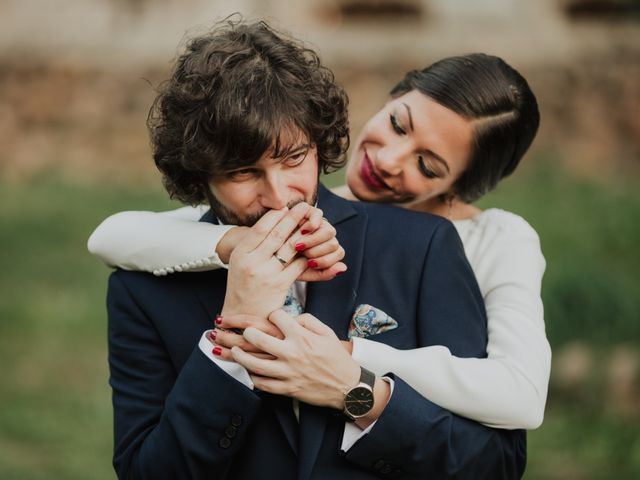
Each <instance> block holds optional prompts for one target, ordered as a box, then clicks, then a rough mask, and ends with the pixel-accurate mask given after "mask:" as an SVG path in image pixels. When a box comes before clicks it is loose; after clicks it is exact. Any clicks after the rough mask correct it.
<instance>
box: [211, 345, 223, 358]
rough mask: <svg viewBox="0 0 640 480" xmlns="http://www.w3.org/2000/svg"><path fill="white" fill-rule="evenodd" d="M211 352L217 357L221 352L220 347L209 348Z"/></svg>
mask: <svg viewBox="0 0 640 480" xmlns="http://www.w3.org/2000/svg"><path fill="white" fill-rule="evenodd" d="M211 353H213V354H214V355H216V356H217V357H219V356H220V355H221V354H222V348H220V347H213V350H211Z"/></svg>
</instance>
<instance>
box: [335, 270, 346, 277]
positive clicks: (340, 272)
mask: <svg viewBox="0 0 640 480" xmlns="http://www.w3.org/2000/svg"><path fill="white" fill-rule="evenodd" d="M344 272H345V270H340V271H339V272H336V277H337V276H338V275H342V274H343V273H344Z"/></svg>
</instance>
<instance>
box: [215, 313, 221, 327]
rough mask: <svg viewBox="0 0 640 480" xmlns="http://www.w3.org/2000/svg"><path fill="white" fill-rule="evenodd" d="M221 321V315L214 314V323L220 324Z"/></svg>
mask: <svg viewBox="0 0 640 480" xmlns="http://www.w3.org/2000/svg"><path fill="white" fill-rule="evenodd" d="M221 323H222V315H220V314H218V315H216V325H220V324H221Z"/></svg>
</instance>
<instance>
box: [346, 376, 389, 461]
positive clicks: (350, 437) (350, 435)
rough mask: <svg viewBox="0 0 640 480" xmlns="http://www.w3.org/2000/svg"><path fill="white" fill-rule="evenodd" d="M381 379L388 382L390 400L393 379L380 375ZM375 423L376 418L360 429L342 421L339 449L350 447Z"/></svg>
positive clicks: (351, 423) (353, 424)
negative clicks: (342, 432)
mask: <svg viewBox="0 0 640 480" xmlns="http://www.w3.org/2000/svg"><path fill="white" fill-rule="evenodd" d="M382 379H383V380H384V381H385V382H387V383H388V384H389V388H390V389H391V393H390V395H389V400H391V395H393V385H394V382H393V379H392V378H389V377H382ZM387 403H388V402H387ZM376 423H377V420H376V421H375V422H373V423H372V424H371V425H369V426H368V427H367V428H365V429H364V430H360V427H358V426H357V425H356V424H355V423H353V422H344V434H343V435H342V445H341V446H340V450H342V451H343V452H347V451H348V450H349V449H350V448H351V447H353V445H355V443H356V442H357V441H358V440H360V439H361V438H362V437H364V436H365V435H366V434H367V433H369V432H370V431H371V429H372V428H373V426H374V425H375V424H376Z"/></svg>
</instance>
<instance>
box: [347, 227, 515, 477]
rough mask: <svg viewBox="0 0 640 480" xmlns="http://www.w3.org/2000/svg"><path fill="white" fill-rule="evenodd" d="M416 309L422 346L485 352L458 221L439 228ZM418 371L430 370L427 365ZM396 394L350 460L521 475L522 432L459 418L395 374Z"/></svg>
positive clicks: (379, 467) (387, 469)
mask: <svg viewBox="0 0 640 480" xmlns="http://www.w3.org/2000/svg"><path fill="white" fill-rule="evenodd" d="M422 267H423V271H422V279H421V288H420V299H419V303H418V307H417V316H418V323H417V330H418V331H417V336H418V342H419V346H429V345H442V346H444V347H446V348H448V349H449V351H451V353H452V354H453V355H456V356H458V357H484V356H486V352H485V349H486V344H487V327H486V315H485V312H484V305H483V302H482V297H481V294H480V291H479V289H478V286H477V283H476V280H475V277H474V275H473V271H472V270H471V267H470V266H469V264H468V262H467V259H466V257H465V255H464V250H463V248H462V244H461V242H460V239H459V237H458V235H457V232H456V231H455V229H454V227H453V225H451V224H450V223H449V222H443V223H442V224H441V225H440V226H439V227H438V228H437V230H436V232H435V233H434V235H433V237H432V240H431V242H430V245H429V250H428V252H427V255H426V258H425V261H424V263H423V266H422ZM413 368H415V369H417V370H419V371H420V372H421V374H422V375H428V374H429V370H430V368H431V366H430V365H429V364H417V365H414V366H413ZM391 376H392V377H393V378H394V381H395V386H394V391H393V395H392V397H391V399H390V401H389V403H388V405H387V407H386V408H385V410H384V412H383V413H382V415H381V416H380V418H379V419H378V421H377V422H376V424H375V425H374V427H373V429H372V430H371V432H370V433H369V434H368V435H366V436H364V437H363V438H362V439H360V440H359V441H358V442H357V443H356V444H355V445H354V446H353V447H352V448H351V449H350V450H349V451H348V452H347V454H346V457H347V458H348V459H349V460H350V461H352V462H354V463H357V464H359V465H361V466H362V467H365V468H368V469H373V470H376V471H378V472H379V473H382V474H385V473H386V474H387V475H388V476H390V477H393V476H402V475H409V476H411V477H414V476H415V477H417V478H422V477H423V476H424V472H430V474H432V475H433V477H432V478H469V479H492V480H494V479H516V478H520V477H521V476H522V474H523V471H524V466H525V458H526V447H525V444H526V443H525V442H526V438H525V432H524V431H522V430H499V429H493V428H490V427H487V426H484V425H481V424H479V423H476V422H473V421H471V420H468V419H465V418H462V417H459V416H457V415H455V414H453V413H451V412H450V411H448V410H445V409H444V408H442V407H440V406H438V405H436V404H435V403H433V402H431V401H429V400H427V399H426V398H424V397H423V396H421V395H420V393H418V392H417V391H416V390H414V389H413V388H411V387H410V386H409V385H408V384H407V383H405V382H404V381H403V380H402V378H401V377H399V376H397V375H393V374H391Z"/></svg>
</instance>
